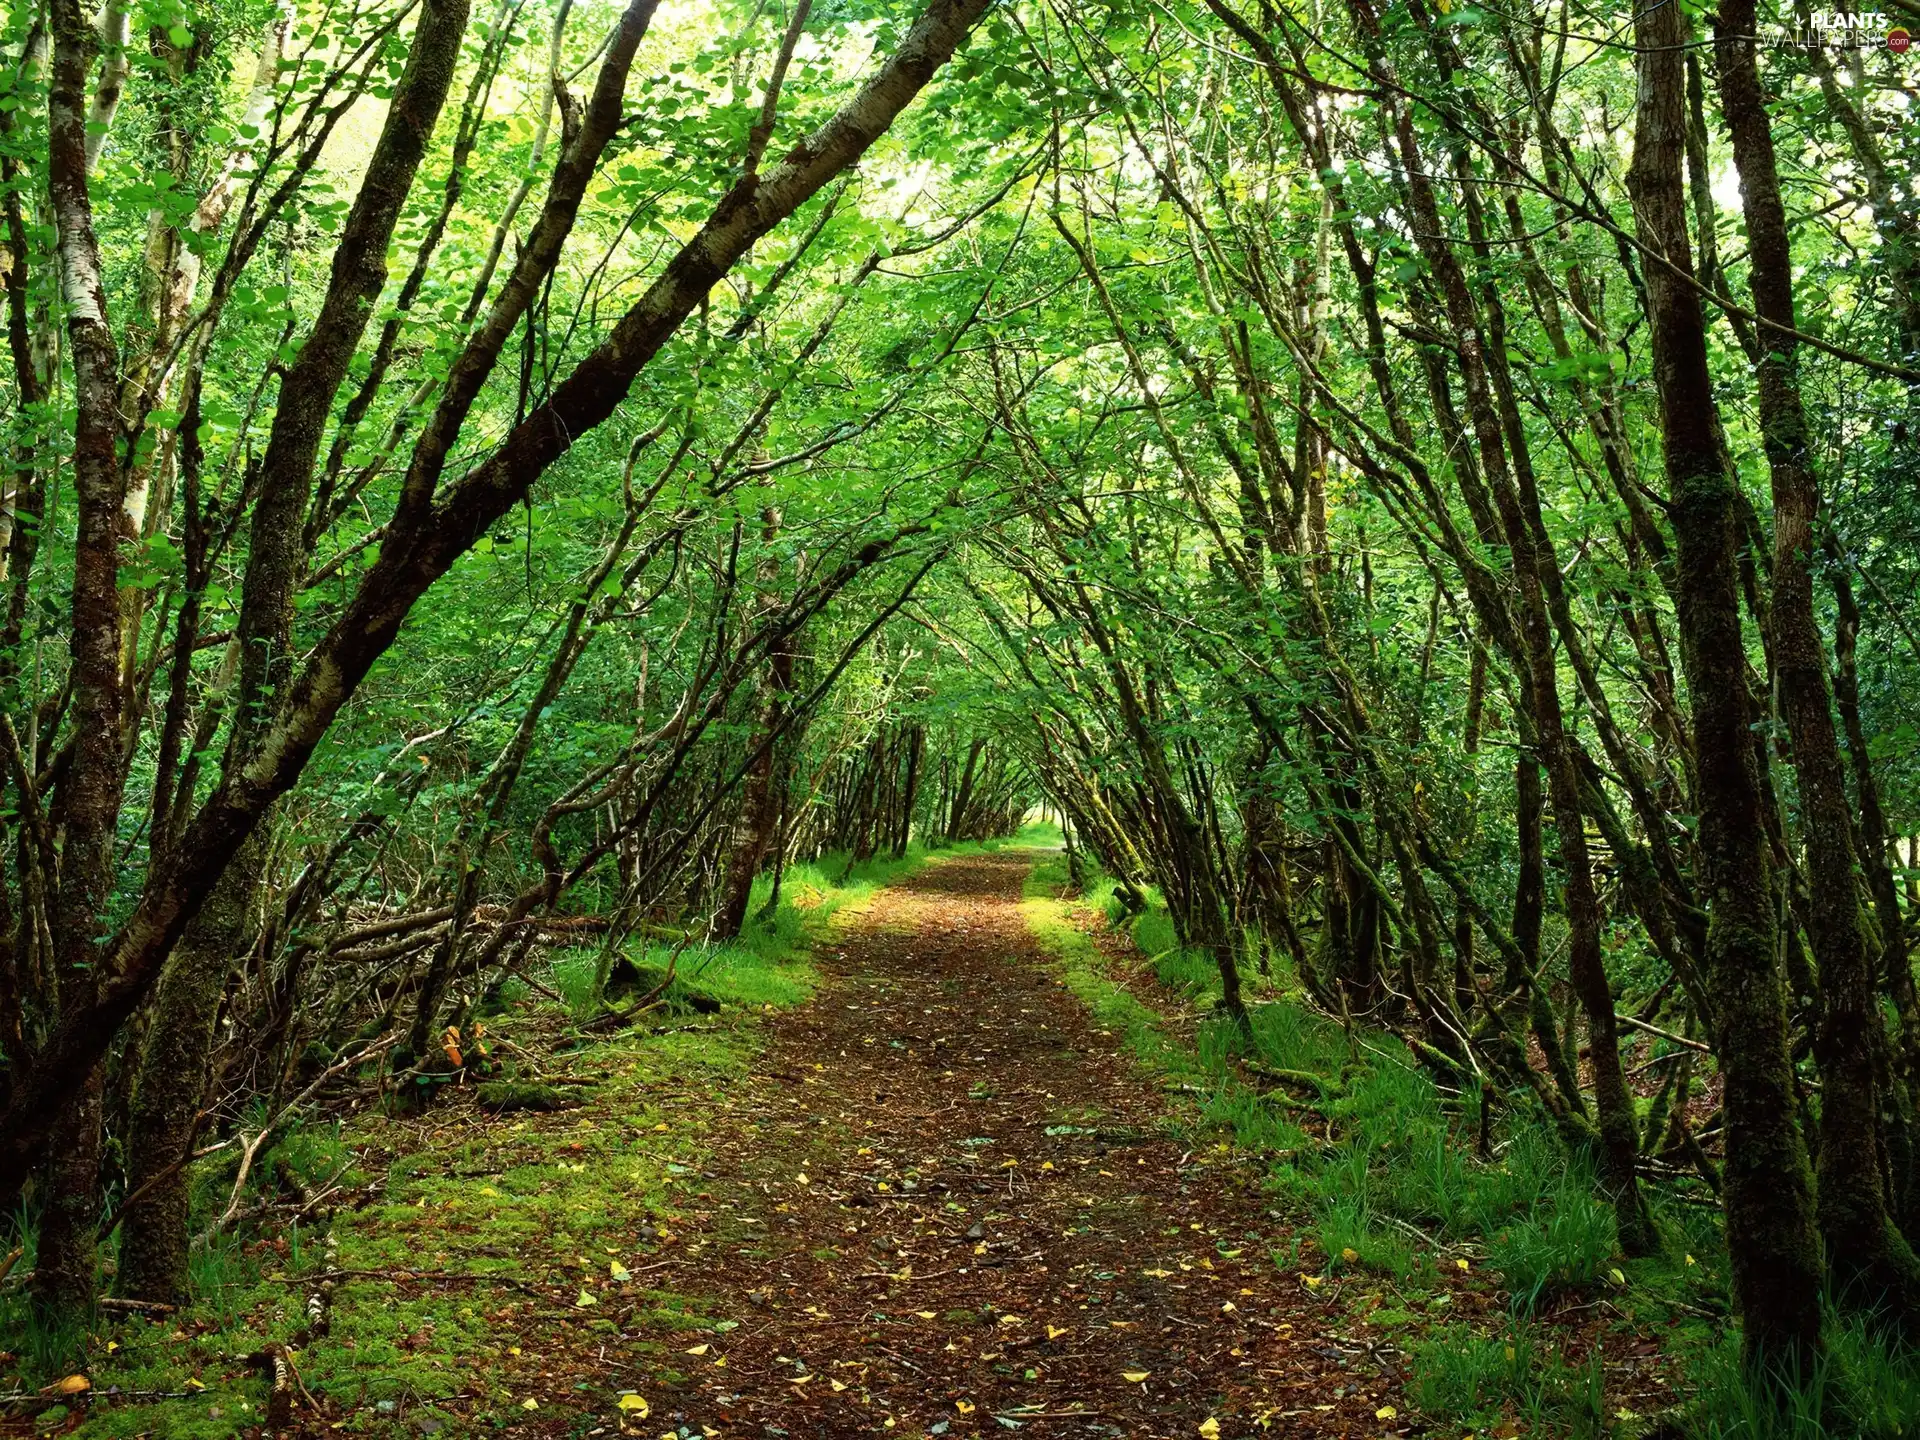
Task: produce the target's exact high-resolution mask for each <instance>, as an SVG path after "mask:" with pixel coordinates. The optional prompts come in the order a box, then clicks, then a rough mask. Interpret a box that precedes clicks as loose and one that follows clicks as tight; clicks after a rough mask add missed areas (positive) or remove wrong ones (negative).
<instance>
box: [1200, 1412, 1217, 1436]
mask: <svg viewBox="0 0 1920 1440" xmlns="http://www.w3.org/2000/svg"><path fill="white" fill-rule="evenodd" d="M1200 1433H1201V1434H1202V1435H1204V1436H1206V1437H1207V1440H1214V1436H1216V1435H1218V1434H1219V1433H1220V1422H1219V1421H1218V1420H1216V1419H1214V1418H1213V1417H1212V1416H1211V1415H1209V1416H1208V1417H1207V1418H1206V1419H1204V1420H1202V1421H1201V1422H1200Z"/></svg>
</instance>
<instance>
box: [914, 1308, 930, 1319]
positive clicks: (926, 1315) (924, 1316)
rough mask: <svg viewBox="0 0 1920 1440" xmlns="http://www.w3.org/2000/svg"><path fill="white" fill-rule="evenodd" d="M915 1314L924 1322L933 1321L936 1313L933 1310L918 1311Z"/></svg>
mask: <svg viewBox="0 0 1920 1440" xmlns="http://www.w3.org/2000/svg"><path fill="white" fill-rule="evenodd" d="M913 1313H914V1314H916V1315H918V1316H919V1317H920V1318H921V1319H922V1320H931V1319H933V1313H934V1312H933V1311H931V1310H916V1311H914V1312H913Z"/></svg>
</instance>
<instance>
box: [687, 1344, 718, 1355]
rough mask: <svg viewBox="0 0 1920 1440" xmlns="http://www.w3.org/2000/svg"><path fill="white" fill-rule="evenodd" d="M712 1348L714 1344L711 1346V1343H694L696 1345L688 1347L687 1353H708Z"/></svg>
mask: <svg viewBox="0 0 1920 1440" xmlns="http://www.w3.org/2000/svg"><path fill="white" fill-rule="evenodd" d="M712 1348H713V1346H711V1345H694V1346H691V1347H689V1348H688V1350H687V1354H689V1355H704V1354H706V1353H707V1351H709V1350H711V1349H712Z"/></svg>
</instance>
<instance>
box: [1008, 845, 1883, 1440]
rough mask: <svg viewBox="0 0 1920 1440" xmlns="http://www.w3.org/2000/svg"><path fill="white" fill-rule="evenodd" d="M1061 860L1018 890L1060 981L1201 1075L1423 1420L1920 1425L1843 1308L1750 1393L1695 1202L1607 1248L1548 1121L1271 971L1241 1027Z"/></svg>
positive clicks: (1847, 1428) (1144, 1046)
mask: <svg viewBox="0 0 1920 1440" xmlns="http://www.w3.org/2000/svg"><path fill="white" fill-rule="evenodd" d="M1066 882H1067V870H1066V864H1065V862H1064V860H1052V861H1048V862H1046V863H1043V864H1042V865H1040V866H1039V867H1037V868H1036V870H1035V871H1034V873H1033V874H1032V876H1031V877H1030V878H1029V880H1028V884H1027V892H1026V893H1027V902H1026V903H1027V915H1028V920H1029V924H1030V925H1031V927H1032V929H1033V931H1034V933H1035V934H1036V935H1037V936H1038V937H1039V938H1040V939H1041V941H1042V942H1043V943H1044V944H1045V945H1046V946H1047V947H1048V949H1049V950H1050V951H1051V952H1052V954H1053V955H1054V956H1055V957H1056V959H1057V963H1058V965H1059V968H1060V973H1061V975H1062V977H1063V979H1064V980H1065V982H1066V983H1067V985H1068V986H1069V988H1071V989H1072V990H1073V992H1074V993H1075V994H1076V995H1078V996H1079V997H1080V999H1081V1000H1082V1001H1083V1003H1085V1004H1086V1005H1087V1006H1088V1007H1089V1008H1090V1009H1091V1010H1092V1011H1093V1013H1094V1014H1095V1016H1096V1017H1097V1018H1099V1019H1100V1020H1101V1021H1102V1022H1103V1023H1105V1024H1108V1025H1111V1026H1112V1027H1113V1028H1114V1029H1115V1030H1117V1031H1118V1032H1119V1033H1121V1034H1123V1035H1124V1036H1125V1038H1126V1040H1127V1043H1128V1046H1129V1048H1130V1049H1131V1050H1132V1051H1133V1053H1134V1054H1135V1055H1136V1056H1137V1057H1139V1059H1140V1060H1141V1061H1142V1062H1143V1063H1144V1064H1146V1065H1147V1066H1148V1067H1150V1068H1151V1069H1152V1070H1154V1071H1155V1072H1157V1073H1159V1074H1161V1075H1163V1076H1165V1077H1166V1078H1167V1079H1168V1081H1169V1082H1170V1083H1172V1084H1175V1085H1177V1086H1178V1087H1179V1088H1180V1089H1181V1090H1183V1091H1188V1092H1193V1093H1195V1094H1196V1096H1197V1100H1196V1114H1195V1122H1196V1124H1197V1125H1199V1126H1201V1127H1205V1128H1207V1129H1209V1130H1211V1131H1213V1132H1215V1133H1220V1132H1224V1133H1225V1134H1227V1135H1229V1136H1231V1143H1232V1144H1233V1145H1234V1146H1235V1147H1237V1148H1240V1149H1242V1150H1244V1151H1246V1152H1249V1153H1250V1154H1252V1155H1256V1156H1258V1157H1260V1159H1261V1160H1262V1161H1263V1162H1264V1164H1265V1166H1266V1168H1267V1172H1268V1177H1269V1183H1270V1186H1271V1188H1272V1190H1273V1192H1274V1193H1275V1194H1276V1196H1277V1197H1278V1198H1279V1199H1280V1201H1281V1202H1282V1204H1283V1205H1284V1207H1285V1208H1286V1210H1287V1211H1288V1212H1289V1213H1290V1214H1292V1215H1295V1216H1297V1217H1298V1219H1299V1221H1300V1226H1299V1230H1298V1232H1297V1235H1298V1236H1299V1237H1300V1238H1297V1239H1296V1241H1295V1244H1294V1248H1293V1249H1292V1250H1291V1251H1290V1252H1287V1253H1284V1254H1277V1255H1276V1257H1275V1259H1276V1262H1277V1263H1280V1264H1282V1265H1284V1266H1287V1267H1288V1268H1295V1269H1299V1268H1302V1267H1306V1268H1305V1269H1303V1271H1302V1279H1303V1283H1305V1284H1307V1285H1308V1287H1309V1288H1311V1289H1315V1290H1318V1291H1320V1292H1321V1293H1323V1294H1328V1295H1330V1296H1332V1297H1333V1298H1335V1299H1336V1300H1339V1301H1342V1302H1344V1304H1345V1306H1346V1314H1347V1315H1348V1317H1349V1319H1350V1320H1351V1321H1352V1322H1353V1323H1354V1324H1355V1325H1366V1326H1367V1327H1368V1328H1369V1329H1370V1330H1372V1331H1374V1332H1385V1334H1386V1335H1387V1336H1388V1337H1389V1338H1390V1340H1391V1343H1392V1344H1393V1345H1394V1346H1396V1347H1397V1348H1400V1349H1403V1350H1404V1351H1405V1352H1406V1360H1407V1363H1406V1366H1405V1370H1406V1375H1405V1379H1406V1389H1407V1398H1408V1401H1409V1402H1410V1403H1411V1404H1412V1405H1413V1406H1414V1407H1416V1408H1417V1409H1418V1410H1419V1411H1420V1412H1421V1413H1422V1414H1423V1415H1424V1416H1426V1418H1427V1419H1428V1421H1429V1422H1430V1423H1431V1424H1432V1425H1434V1426H1435V1427H1437V1428H1435V1429H1434V1430H1433V1431H1432V1432H1431V1433H1433V1434H1435V1435H1448V1434H1451V1433H1453V1428H1454V1427H1457V1428H1458V1431H1459V1433H1461V1434H1465V1433H1469V1432H1472V1433H1492V1434H1527V1435H1541V1436H1568V1437H1587V1436H1602V1435H1609V1436H1616V1437H1621V1440H1630V1437H1649V1440H1650V1437H1654V1436H1662V1437H1674V1440H1680V1437H1685V1440H1852V1437H1862V1440H1866V1437H1873V1440H1893V1437H1897V1436H1909V1437H1910V1436H1912V1435H1914V1434H1915V1433H1920V1431H1917V1427H1920V1356H1916V1354H1915V1352H1914V1351H1913V1350H1912V1349H1910V1348H1903V1347H1902V1345H1901V1343H1900V1342H1899V1341H1898V1340H1896V1339H1892V1338H1890V1337H1888V1336H1886V1335H1885V1334H1882V1333H1880V1332H1878V1331H1876V1330H1874V1329H1873V1328H1872V1327H1871V1326H1866V1325H1862V1324H1860V1323H1859V1322H1857V1321H1846V1320H1843V1319H1841V1318H1840V1317H1838V1316H1835V1317H1832V1319H1831V1322H1830V1327H1829V1329H1830V1333H1831V1334H1832V1336H1833V1337H1834V1338H1833V1341H1832V1344H1831V1346H1830V1347H1829V1352H1828V1354H1827V1356H1826V1357H1825V1359H1824V1360H1823V1362H1822V1365H1821V1368H1820V1370H1819V1372H1818V1373H1816V1374H1813V1375H1809V1376H1803V1377H1796V1378H1795V1379H1794V1380H1793V1381H1792V1382H1790V1383H1789V1386H1788V1388H1789V1390H1790V1391H1791V1392H1792V1395H1793V1397H1794V1398H1793V1400H1792V1402H1791V1403H1790V1404H1789V1405H1788V1406H1787V1407H1786V1412H1785V1414H1784V1416H1783V1415H1782V1413H1781V1412H1780V1411H1778V1410H1775V1409H1772V1408H1769V1407H1762V1406H1759V1405H1756V1404H1755V1403H1754V1400H1753V1397H1752V1393H1751V1391H1750V1390H1749V1389H1748V1387H1747V1386H1746V1385H1745V1384H1744V1383H1743V1381H1742V1379H1741V1375H1740V1370H1739V1364H1738V1358H1737V1357H1738V1336H1737V1334H1736V1333H1735V1332H1734V1328H1733V1324H1732V1321H1731V1319H1730V1316H1729V1302H1728V1296H1727V1291H1726V1280H1725V1277H1726V1255H1725V1247H1724V1242H1723V1240H1722V1238H1721V1232H1720V1229H1719V1224H1718V1217H1717V1211H1716V1210H1714V1209H1713V1208H1712V1207H1711V1206H1710V1205H1705V1204H1701V1203H1698V1201H1697V1200H1696V1199H1695V1198H1694V1197H1690V1196H1686V1195H1672V1196H1656V1197H1655V1198H1654V1201H1653V1204H1654V1207H1655V1211H1656V1214H1657V1217H1658V1219H1659V1222H1660V1227H1661V1231H1662V1235H1663V1238H1664V1241H1665V1253H1662V1254H1660V1255H1656V1256H1652V1257H1648V1258H1644V1259H1634V1260H1629V1259H1627V1258H1625V1257H1624V1256H1622V1255H1621V1254H1619V1252H1618V1247H1617V1237H1616V1234H1615V1227H1614V1219H1613V1214H1612V1211H1611V1209H1610V1208H1609V1207H1608V1206H1607V1205H1606V1204H1604V1203H1603V1202H1602V1201H1601V1200H1600V1199H1599V1198H1598V1193H1597V1190H1596V1187H1595V1183H1594V1174H1593V1167H1592V1163H1591V1160H1590V1159H1589V1158H1588V1157H1587V1156H1585V1155H1582V1154H1579V1153H1570V1152H1569V1151H1568V1149H1567V1147H1566V1146H1565V1145H1564V1144H1563V1143H1561V1141H1560V1139H1559V1138H1558V1137H1557V1136H1556V1135H1555V1134H1554V1133H1553V1131H1552V1130H1551V1129H1550V1128H1549V1127H1548V1125H1547V1124H1546V1123H1545V1121H1544V1120H1542V1119H1541V1118H1539V1117H1537V1116H1536V1115H1534V1114H1532V1113H1531V1112H1530V1111H1527V1110H1516V1109H1513V1108H1509V1107H1507V1106H1504V1105H1500V1106H1497V1107H1496V1111H1495V1113H1493V1114H1490V1115H1487V1116H1484V1117H1483V1116H1482V1115H1481V1113H1480V1105H1481V1103H1482V1100H1481V1096H1480V1093H1479V1091H1478V1090H1477V1089H1476V1088H1473V1087H1467V1088H1465V1089H1464V1091H1462V1092H1456V1091H1454V1090H1452V1089H1450V1088H1448V1087H1446V1086H1443V1085H1442V1084H1441V1083H1439V1082H1438V1081H1436V1079H1435V1078H1434V1075H1433V1074H1432V1072H1430V1071H1429V1070H1427V1069H1424V1068H1422V1067H1420V1066H1419V1065H1418V1064H1416V1063H1415V1061H1414V1060H1413V1057H1412V1056H1411V1055H1410V1053H1409V1052H1408V1051H1407V1049H1406V1047H1405V1046H1404V1045H1402V1044H1401V1043H1400V1042H1399V1041H1397V1040H1395V1039H1394V1038H1393V1037H1391V1036H1389V1035H1386V1034H1383V1033H1380V1032H1376V1031H1369V1030H1368V1029H1366V1028H1365V1027H1364V1026H1350V1027H1349V1026H1343V1025H1342V1024H1341V1023H1340V1022H1338V1021H1337V1020H1334V1019H1332V1018H1329V1017H1328V1016H1326V1015H1324V1014H1322V1013H1320V1012H1318V1011H1317V1010H1315V1009H1313V1008H1312V1007H1310V1006H1309V1005H1308V1004H1307V1003H1305V1000H1304V997H1303V996H1302V995H1301V994H1300V993H1298V992H1297V991H1294V990H1290V989H1289V984H1288V979H1287V977H1285V976H1282V975H1278V974H1276V975H1275V976H1271V977H1261V976H1252V975H1243V977H1242V985H1243V989H1244V990H1245V991H1246V993H1247V995H1248V997H1249V1001H1248V1003H1249V1009H1250V1011H1251V1033H1250V1034H1248V1033H1244V1032H1242V1031H1241V1030H1240V1029H1239V1027H1237V1026H1235V1025H1234V1024H1232V1023H1231V1022H1230V1021H1228V1020H1226V1019H1224V1018H1222V1017H1219V1016H1217V1015H1216V1013H1215V1004H1216V1001H1217V997H1218V994H1219V987H1220V981H1219V975H1218V972H1217V970H1216V969H1215V967H1214V965H1213V962H1212V960H1211V959H1210V958H1209V957H1208V956H1206V955H1204V954H1200V953H1198V952H1195V951H1193V950H1189V949H1186V948H1183V947H1182V946H1181V945H1180V943H1179V940H1178V937H1177V936H1176V934H1175V932H1174V927H1173V923H1172V921H1171V919H1170V918H1169V916H1168V914H1167V910H1166V907H1165V906H1164V904H1162V903H1161V902H1160V899H1159V897H1158V896H1157V895H1156V894H1154V893H1153V892H1151V891H1149V892H1148V893H1147V895H1146V897H1145V900H1146V905H1145V908H1144V909H1143V910H1140V911H1139V912H1138V913H1129V911H1128V910H1127V909H1126V907H1125V906H1123V905H1122V903H1121V901H1120V899H1119V898H1118V897H1117V895H1116V894H1115V887H1114V885H1113V882H1112V881H1111V880H1108V879H1104V878H1095V879H1093V880H1090V881H1089V883H1088V884H1087V886H1086V888H1085V890H1084V892H1083V893H1082V894H1081V895H1080V896H1079V897H1078V898H1077V905H1076V904H1075V903H1073V902H1069V901H1065V900H1061V899H1057V898H1054V897H1056V896H1058V895H1060V894H1061V893H1062V891H1063V890H1064V888H1065V886H1066ZM1076 909H1077V910H1078V911H1079V914H1080V916H1082V917H1084V916H1085V915H1086V914H1087V913H1088V912H1095V913H1098V914H1099V915H1100V916H1101V917H1103V919H1104V921H1105V922H1106V924H1107V925H1108V926H1109V927H1110V928H1112V929H1115V930H1119V931H1122V932H1124V933H1125V934H1127V936H1128V937H1129V938H1130V940H1131V942H1132V948H1133V951H1134V954H1133V955H1132V956H1128V957H1125V958H1120V959H1116V958H1114V957H1112V956H1110V955H1109V954H1108V953H1107V952H1106V951H1104V950H1103V949H1102V947H1101V946H1099V945H1098V944H1096V943H1095V942H1094V940H1093V939H1092V938H1091V937H1090V936H1089V935H1088V934H1087V933H1085V930H1084V929H1083V927H1082V925H1080V924H1077V923H1076V914H1075V912H1076ZM1147 975H1151V976H1152V978H1153V980H1154V982H1155V983H1156V984H1157V985H1158V986H1159V987H1161V989H1162V990H1163V991H1165V992H1168V993H1170V994H1171V996H1173V997H1177V998H1178V999H1179V1000H1181V1001H1184V1002H1185V1003H1186V1005H1187V1007H1188V1008H1189V1009H1190V1011H1191V1012H1193V1013H1194V1014H1196V1015H1197V1016H1198V1017H1199V1018H1198V1021H1197V1023H1196V1024H1195V1025H1194V1026H1193V1027H1192V1038H1191V1040H1190V1041H1188V1040H1186V1039H1184V1038H1177V1037H1176V1036H1175V1034H1174V1033H1173V1032H1174V1029H1175V1027H1174V1026H1172V1025H1170V1024H1169V1023H1168V1022H1167V1021H1166V1019H1165V1018H1164V1017H1163V1016H1162V1014H1161V1012H1160V1010H1159V1009H1156V1008H1155V1006H1153V1005H1151V1004H1148V1003H1147V1002H1146V1001H1145V1000H1143V999H1141V998H1140V996H1139V995H1137V994H1136V993H1135V991H1134V989H1133V988H1131V987H1130V982H1131V981H1133V980H1136V979H1139V978H1144V977H1145V976H1147ZM1249 1061H1250V1062H1252V1064H1251V1066H1249V1065H1246V1064H1244V1063H1242V1062H1249ZM1266 1077H1280V1078H1279V1080H1278V1083H1271V1084H1269V1083H1266ZM1256 1082H1259V1083H1258V1084H1257V1086H1256ZM1648 1338H1656V1339H1657V1340H1658V1341H1659V1342H1660V1346H1661V1348H1662V1349H1663V1351H1664V1356H1663V1358H1662V1359H1661V1361H1660V1363H1659V1364H1658V1365H1654V1366H1636V1367H1632V1368H1630V1369H1628V1370H1627V1371H1626V1372H1625V1381H1629V1382H1631V1387H1630V1388H1629V1389H1627V1390H1626V1392H1625V1393H1623V1392H1622V1387H1623V1383H1625V1382H1623V1378H1622V1376H1621V1375H1617V1374H1614V1373H1612V1372H1610V1371H1609V1370H1608V1369H1607V1368H1606V1366H1607V1360H1606V1357H1607V1356H1608V1355H1610V1354H1612V1353H1614V1352H1616V1351H1621V1350H1628V1349H1633V1348H1636V1347H1637V1348H1642V1349H1644V1348H1645V1347H1644V1343H1643V1342H1644V1341H1646V1340H1647V1339H1648ZM1376 1343H1377V1341H1376Z"/></svg>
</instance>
